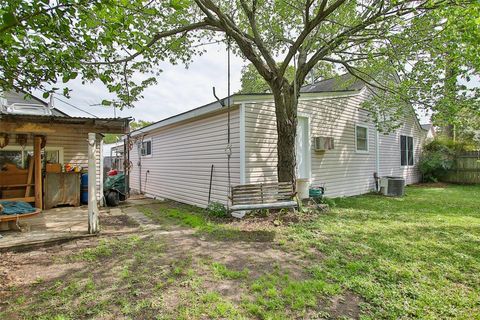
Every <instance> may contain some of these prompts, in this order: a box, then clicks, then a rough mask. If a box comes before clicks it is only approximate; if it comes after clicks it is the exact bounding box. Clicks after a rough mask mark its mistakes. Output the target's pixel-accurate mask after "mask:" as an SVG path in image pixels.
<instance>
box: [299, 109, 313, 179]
mask: <svg viewBox="0 0 480 320" xmlns="http://www.w3.org/2000/svg"><path fill="white" fill-rule="evenodd" d="M309 129H310V128H309V124H308V118H307V117H298V124H297V145H296V153H297V154H296V155H297V178H298V179H309V178H310V130H309Z"/></svg>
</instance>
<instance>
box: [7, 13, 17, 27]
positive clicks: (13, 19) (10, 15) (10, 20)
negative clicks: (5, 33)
mask: <svg viewBox="0 0 480 320" xmlns="http://www.w3.org/2000/svg"><path fill="white" fill-rule="evenodd" d="M17 22H18V20H17V17H15V14H14V13H13V12H11V11H9V12H5V13H4V14H3V23H4V25H6V26H11V25H14V24H16V23H17Z"/></svg>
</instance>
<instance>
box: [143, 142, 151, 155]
mask: <svg viewBox="0 0 480 320" xmlns="http://www.w3.org/2000/svg"><path fill="white" fill-rule="evenodd" d="M151 154H152V140H151V139H150V140H145V141H142V156H150V155H151Z"/></svg>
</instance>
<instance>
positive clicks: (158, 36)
mask: <svg viewBox="0 0 480 320" xmlns="http://www.w3.org/2000/svg"><path fill="white" fill-rule="evenodd" d="M209 25H210V24H209V23H208V22H207V21H201V22H196V23H192V24H189V25H187V26H182V27H179V28H176V29H172V30H167V31H163V32H159V33H157V34H155V35H154V36H153V37H152V39H150V41H149V42H148V43H147V44H146V45H144V46H143V48H141V49H140V50H138V51H137V52H135V53H134V54H132V55H129V56H128V57H126V58H124V59H120V60H115V61H100V62H83V63H85V64H90V65H109V64H119V63H125V62H129V61H132V60H133V59H135V58H136V57H138V56H140V55H142V54H143V53H144V52H145V51H146V50H148V49H149V48H151V47H152V46H153V45H154V44H155V43H156V42H157V41H159V40H160V39H163V38H166V37H170V36H174V35H177V34H179V33H186V32H189V31H193V30H199V29H204V28H206V27H208V26H209Z"/></svg>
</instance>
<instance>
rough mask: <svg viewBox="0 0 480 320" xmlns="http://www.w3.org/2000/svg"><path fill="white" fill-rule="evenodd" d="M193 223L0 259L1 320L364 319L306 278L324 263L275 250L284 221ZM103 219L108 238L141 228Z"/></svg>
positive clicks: (349, 302)
mask: <svg viewBox="0 0 480 320" xmlns="http://www.w3.org/2000/svg"><path fill="white" fill-rule="evenodd" d="M179 207H180V208H183V207H182V206H178V207H175V208H179ZM173 213H175V212H173ZM173 213H172V215H173ZM176 214H177V213H176ZM282 217H287V218H286V219H283V220H281V221H282V223H280V224H279V225H277V224H275V223H274V221H275V220H278V219H282ZM188 218H190V216H188V215H186V216H183V215H177V216H176V218H175V219H183V220H181V221H183V222H182V224H181V228H173V229H170V230H160V229H158V230H149V231H140V230H141V228H139V229H138V230H139V231H138V232H137V233H131V234H122V235H116V236H113V235H109V234H105V233H104V234H103V235H101V236H100V237H96V238H88V239H82V240H77V241H72V242H68V243H65V244H63V245H56V246H51V247H48V248H40V249H35V250H31V251H29V252H19V253H7V254H5V255H2V260H1V261H0V275H1V276H2V278H1V279H0V318H2V317H4V318H8V319H23V318H40V317H45V318H52V317H55V316H58V315H63V316H65V318H72V319H90V318H96V319H124V318H137V319H138V318H142V319H153V318H156V317H157V316H158V315H161V316H162V318H165V319H177V318H185V319H213V318H221V319H230V318H231V319H236V318H239V317H243V318H282V317H284V318H325V317H326V318H339V317H350V318H358V314H359V311H358V303H357V302H359V301H360V300H359V298H358V297H356V296H355V295H354V294H352V293H347V294H344V293H343V292H342V290H341V288H339V287H338V286H335V285H333V284H330V283H328V281H326V280H325V279H323V278H318V276H317V278H316V277H315V276H314V275H313V273H312V272H311V271H310V270H311V268H312V267H313V266H314V265H315V263H316V262H318V260H316V259H321V256H320V255H317V256H313V258H312V255H311V256H309V258H308V259H307V258H306V255H305V252H300V251H298V252H297V251H288V250H285V249H284V248H283V247H282V245H281V244H279V243H278V241H277V239H276V236H277V232H278V230H277V228H279V227H281V226H282V225H285V224H287V223H290V222H291V220H289V218H288V214H286V215H285V214H284V213H278V215H274V216H269V217H254V218H250V219H247V220H246V221H240V220H234V219H232V220H228V223H227V224H226V225H214V226H212V225H211V224H209V223H206V222H205V221H203V220H202V221H197V220H192V221H191V220H189V219H188ZM101 219H102V220H101V225H102V227H103V228H106V229H115V228H128V229H129V228H131V227H134V226H135V224H136V225H137V226H138V223H136V222H135V221H133V222H132V220H131V219H130V218H129V217H128V216H126V215H111V216H108V215H107V216H103V217H101ZM170 219H173V218H172V217H170ZM162 221H168V222H171V221H170V220H158V221H157V222H158V223H160V222H162ZM186 223H196V226H197V227H196V228H189V227H188V226H185V224H186ZM197 224H198V225H197ZM329 297H335V298H332V299H333V300H332V299H330V298H329ZM356 303H357V304H356ZM355 304H356V305H355Z"/></svg>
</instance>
